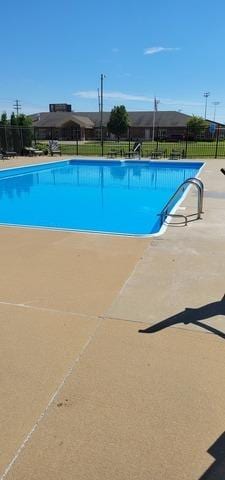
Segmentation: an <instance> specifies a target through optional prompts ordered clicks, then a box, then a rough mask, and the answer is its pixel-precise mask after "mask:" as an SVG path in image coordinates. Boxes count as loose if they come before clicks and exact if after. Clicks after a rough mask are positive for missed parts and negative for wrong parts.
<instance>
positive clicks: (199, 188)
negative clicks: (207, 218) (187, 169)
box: [159, 177, 204, 225]
mask: <svg viewBox="0 0 225 480" xmlns="http://www.w3.org/2000/svg"><path fill="white" fill-rule="evenodd" d="M188 184H190V185H195V186H196V188H197V191H198V211H197V213H192V214H191V215H182V214H178V213H169V211H168V210H169V207H170V206H171V203H172V201H173V200H174V199H175V197H176V195H177V194H178V193H179V192H180V190H182V189H183V192H184V190H185V187H186V186H187V185H188ZM203 194H204V185H203V183H202V181H201V180H199V178H192V177H191V178H187V180H185V181H184V182H183V183H181V185H180V186H179V187H178V189H177V190H176V192H175V193H174V194H173V195H172V197H171V198H170V199H169V201H168V202H167V204H166V206H165V207H164V208H163V210H162V211H161V213H160V214H159V215H160V216H161V225H162V224H163V223H164V222H165V221H166V218H167V217H181V218H183V219H184V224H185V225H187V223H188V217H193V216H195V215H197V217H196V219H195V220H198V219H200V218H201V213H203ZM189 221H190V220H189Z"/></svg>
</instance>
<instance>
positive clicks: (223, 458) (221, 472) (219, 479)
mask: <svg viewBox="0 0 225 480" xmlns="http://www.w3.org/2000/svg"><path fill="white" fill-rule="evenodd" d="M208 453H209V454H210V455H212V457H214V458H215V461H214V462H213V464H212V465H211V467H209V468H208V470H206V472H205V473H204V474H203V475H202V476H201V477H200V478H199V480H223V479H224V478H225V432H223V433H222V435H220V437H219V438H218V439H217V440H216V442H215V443H214V444H213V445H212V446H211V447H210V448H209V450H208Z"/></svg>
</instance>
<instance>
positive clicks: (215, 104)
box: [212, 102, 220, 122]
mask: <svg viewBox="0 0 225 480" xmlns="http://www.w3.org/2000/svg"><path fill="white" fill-rule="evenodd" d="M212 104H213V105H214V114H213V121H214V122H215V120H216V107H217V105H219V104H220V102H212Z"/></svg>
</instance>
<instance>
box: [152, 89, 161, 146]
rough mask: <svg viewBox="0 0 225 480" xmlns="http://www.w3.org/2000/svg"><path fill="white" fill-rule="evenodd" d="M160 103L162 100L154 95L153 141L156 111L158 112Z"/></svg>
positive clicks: (153, 138) (153, 137)
mask: <svg viewBox="0 0 225 480" xmlns="http://www.w3.org/2000/svg"><path fill="white" fill-rule="evenodd" d="M159 103H160V100H157V99H156V97H154V110H153V124H152V142H154V140H155V117H156V112H158V104H159Z"/></svg>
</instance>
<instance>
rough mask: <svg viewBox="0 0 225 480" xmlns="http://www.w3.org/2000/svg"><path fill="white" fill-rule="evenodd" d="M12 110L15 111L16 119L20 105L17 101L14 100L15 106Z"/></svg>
mask: <svg viewBox="0 0 225 480" xmlns="http://www.w3.org/2000/svg"><path fill="white" fill-rule="evenodd" d="M13 109H14V110H16V116H17V117H18V115H19V110H21V105H20V103H19V100H15V104H14V105H13Z"/></svg>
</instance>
